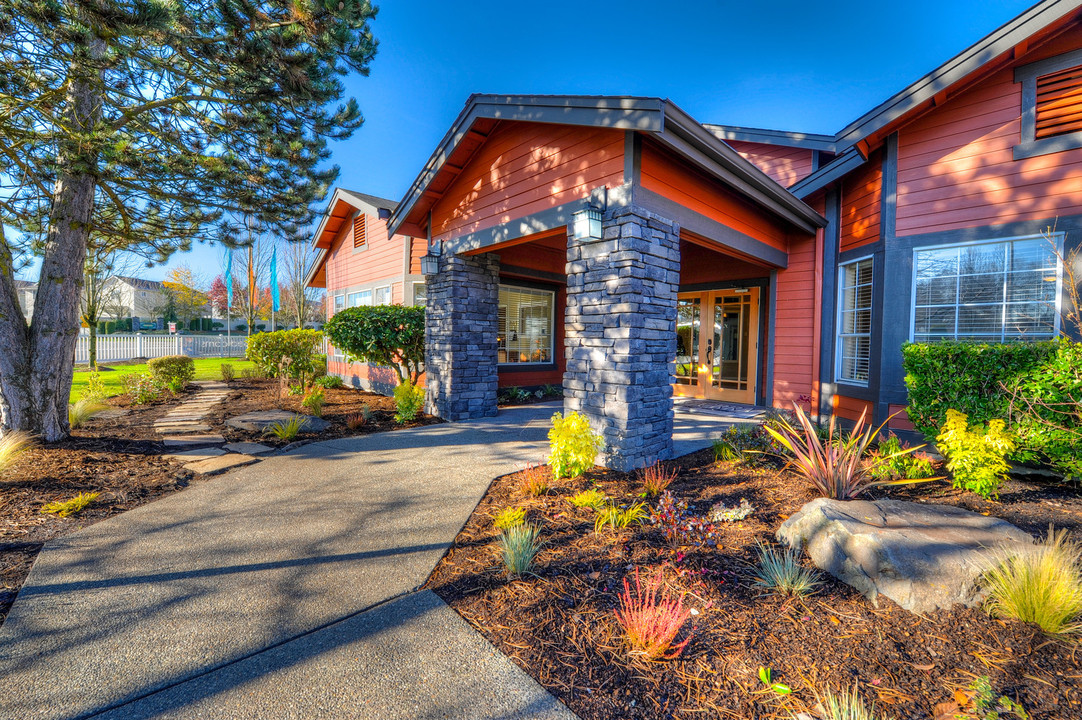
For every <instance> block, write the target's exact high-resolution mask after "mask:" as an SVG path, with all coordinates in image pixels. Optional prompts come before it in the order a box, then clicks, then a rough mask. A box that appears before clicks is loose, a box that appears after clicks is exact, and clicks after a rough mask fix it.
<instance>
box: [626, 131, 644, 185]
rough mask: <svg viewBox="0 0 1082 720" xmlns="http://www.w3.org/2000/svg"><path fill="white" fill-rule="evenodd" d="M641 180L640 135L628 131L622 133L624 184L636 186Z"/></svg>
mask: <svg viewBox="0 0 1082 720" xmlns="http://www.w3.org/2000/svg"><path fill="white" fill-rule="evenodd" d="M641 179H642V135H640V134H639V133H637V132H635V131H633V130H628V131H626V132H625V133H624V184H625V185H632V186H634V185H638V184H639V182H640V181H641Z"/></svg>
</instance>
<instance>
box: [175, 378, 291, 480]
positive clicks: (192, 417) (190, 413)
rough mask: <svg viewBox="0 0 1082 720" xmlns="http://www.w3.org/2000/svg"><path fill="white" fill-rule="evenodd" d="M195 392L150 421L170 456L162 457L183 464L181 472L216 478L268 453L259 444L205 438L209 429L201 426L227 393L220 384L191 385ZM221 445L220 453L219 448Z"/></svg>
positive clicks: (214, 437)
mask: <svg viewBox="0 0 1082 720" xmlns="http://www.w3.org/2000/svg"><path fill="white" fill-rule="evenodd" d="M193 384H194V385H197V386H198V387H199V392H198V393H197V394H196V396H195V397H194V398H192V399H191V400H188V401H186V402H183V403H181V404H180V405H178V406H177V407H175V408H173V409H172V410H170V411H169V412H167V413H166V414H165V415H163V416H162V417H160V418H158V419H157V420H155V421H154V429H155V430H156V431H157V432H158V433H160V434H161V435H162V443H163V444H164V445H165V447H166V448H167V449H170V450H174V452H172V453H170V454H167V455H164V456H163V457H165V458H168V459H170V460H178V461H180V462H184V463H185V465H184V469H185V470H190V471H191V472H193V473H196V474H197V475H216V474H218V473H220V472H225V471H226V470H229V469H231V468H235V467H240V466H241V465H250V464H252V463H255V462H259V458H257V457H254V456H255V455H257V454H259V453H265V452H268V451H270V450H271V448H269V447H267V446H266V445H260V444H259V443H229V444H226V442H225V438H224V437H222V436H221V435H208V434H206V433H207V431H208V430H210V427H211V426H210V425H208V424H207V423H205V422H202V421H203V420H204V419H205V418H206V417H207V415H209V414H210V412H211V411H212V410H214V408H215V407H217V406H218V404H219V403H221V402H222V401H223V400H225V399H226V398H227V397H228V396H229V393H230V390H229V386H228V385H227V384H225V383H221V382H195V383H193ZM223 445H224V449H223V447H222V446H223Z"/></svg>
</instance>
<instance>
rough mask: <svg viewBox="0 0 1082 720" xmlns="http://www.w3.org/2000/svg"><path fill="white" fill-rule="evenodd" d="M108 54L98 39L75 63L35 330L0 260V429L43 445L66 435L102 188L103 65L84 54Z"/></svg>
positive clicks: (8, 258)
mask: <svg viewBox="0 0 1082 720" xmlns="http://www.w3.org/2000/svg"><path fill="white" fill-rule="evenodd" d="M103 52H104V43H103V42H102V41H101V40H100V39H98V38H92V39H91V40H90V41H89V47H88V48H87V49H86V56H83V55H82V54H81V53H79V52H78V51H77V53H76V57H75V60H74V61H73V62H72V67H71V72H70V75H69V83H68V92H67V97H66V99H65V100H66V102H65V105H66V108H65V113H64V114H65V121H66V124H67V128H66V129H67V131H68V133H69V134H68V136H67V137H65V138H64V139H63V140H62V141H61V142H60V147H59V151H58V153H57V179H56V185H55V186H54V187H53V203H52V209H51V211H50V215H49V228H48V231H47V233H46V237H45V253H44V257H43V259H42V263H41V274H40V276H39V278H38V291H37V296H36V298H35V301H34V316H33V319H32V320H31V322H30V328H29V331H27V330H26V322H25V320H24V319H23V318H22V314H21V313H20V312H15V313H14V314H13V313H12V308H11V307H10V298H9V297H7V296H8V295H9V293H10V295H11V297H14V280H13V279H12V277H11V276H12V265H11V256H10V250H9V249H8V247H7V244H6V243H4V248H3V250H2V251H0V253H3V254H4V255H6V257H0V265H2V267H0V275H2V277H3V280H2V282H0V285H2V286H3V288H2V290H0V343H3V345H2V347H3V349H4V351H3V352H0V411H2V414H3V418H2V426H0V429H2V430H3V432H5V433H6V432H9V431H11V430H23V431H26V432H28V433H31V434H33V435H37V436H39V437H40V439H42V440H44V441H45V442H55V441H57V440H62V439H63V438H65V437H66V436H67V434H68V399H69V396H70V394H71V375H72V369H73V366H74V364H75V343H76V341H77V339H78V336H79V326H80V323H79V300H80V296H81V294H82V287H83V269H84V263H85V262H86V247H87V239H88V237H89V235H90V219H91V214H92V213H93V210H94V192H95V189H96V187H97V180H96V178H95V177H94V176H93V175H92V174H91V172H89V170H88V168H93V167H94V166H95V165H96V162H97V160H96V156H95V155H94V151H93V150H92V149H87V146H88V145H90V134H91V132H92V131H93V129H94V127H95V126H96V125H97V123H98V121H99V119H100V116H101V94H100V84H101V79H102V78H101V70H100V69H98V68H95V67H93V64H92V63H87V62H86V57H87V56H88V57H90V58H91V59H93V58H97V57H101V55H102V54H103ZM17 308H18V303H17V300H16V305H15V309H16V311H17ZM20 326H21V327H20Z"/></svg>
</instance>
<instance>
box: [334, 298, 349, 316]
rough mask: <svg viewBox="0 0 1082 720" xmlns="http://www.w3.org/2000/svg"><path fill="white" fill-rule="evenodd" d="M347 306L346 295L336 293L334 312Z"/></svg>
mask: <svg viewBox="0 0 1082 720" xmlns="http://www.w3.org/2000/svg"><path fill="white" fill-rule="evenodd" d="M345 307H346V296H345V295H335V296H334V312H335V313H337V312H339V311H340V310H343V309H344V308H345Z"/></svg>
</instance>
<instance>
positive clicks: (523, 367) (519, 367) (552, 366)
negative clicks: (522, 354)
mask: <svg viewBox="0 0 1082 720" xmlns="http://www.w3.org/2000/svg"><path fill="white" fill-rule="evenodd" d="M559 369H560V368H559V367H557V366H556V363H496V373H497V374H498V375H504V374H514V373H526V372H551V371H553V370H559Z"/></svg>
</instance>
